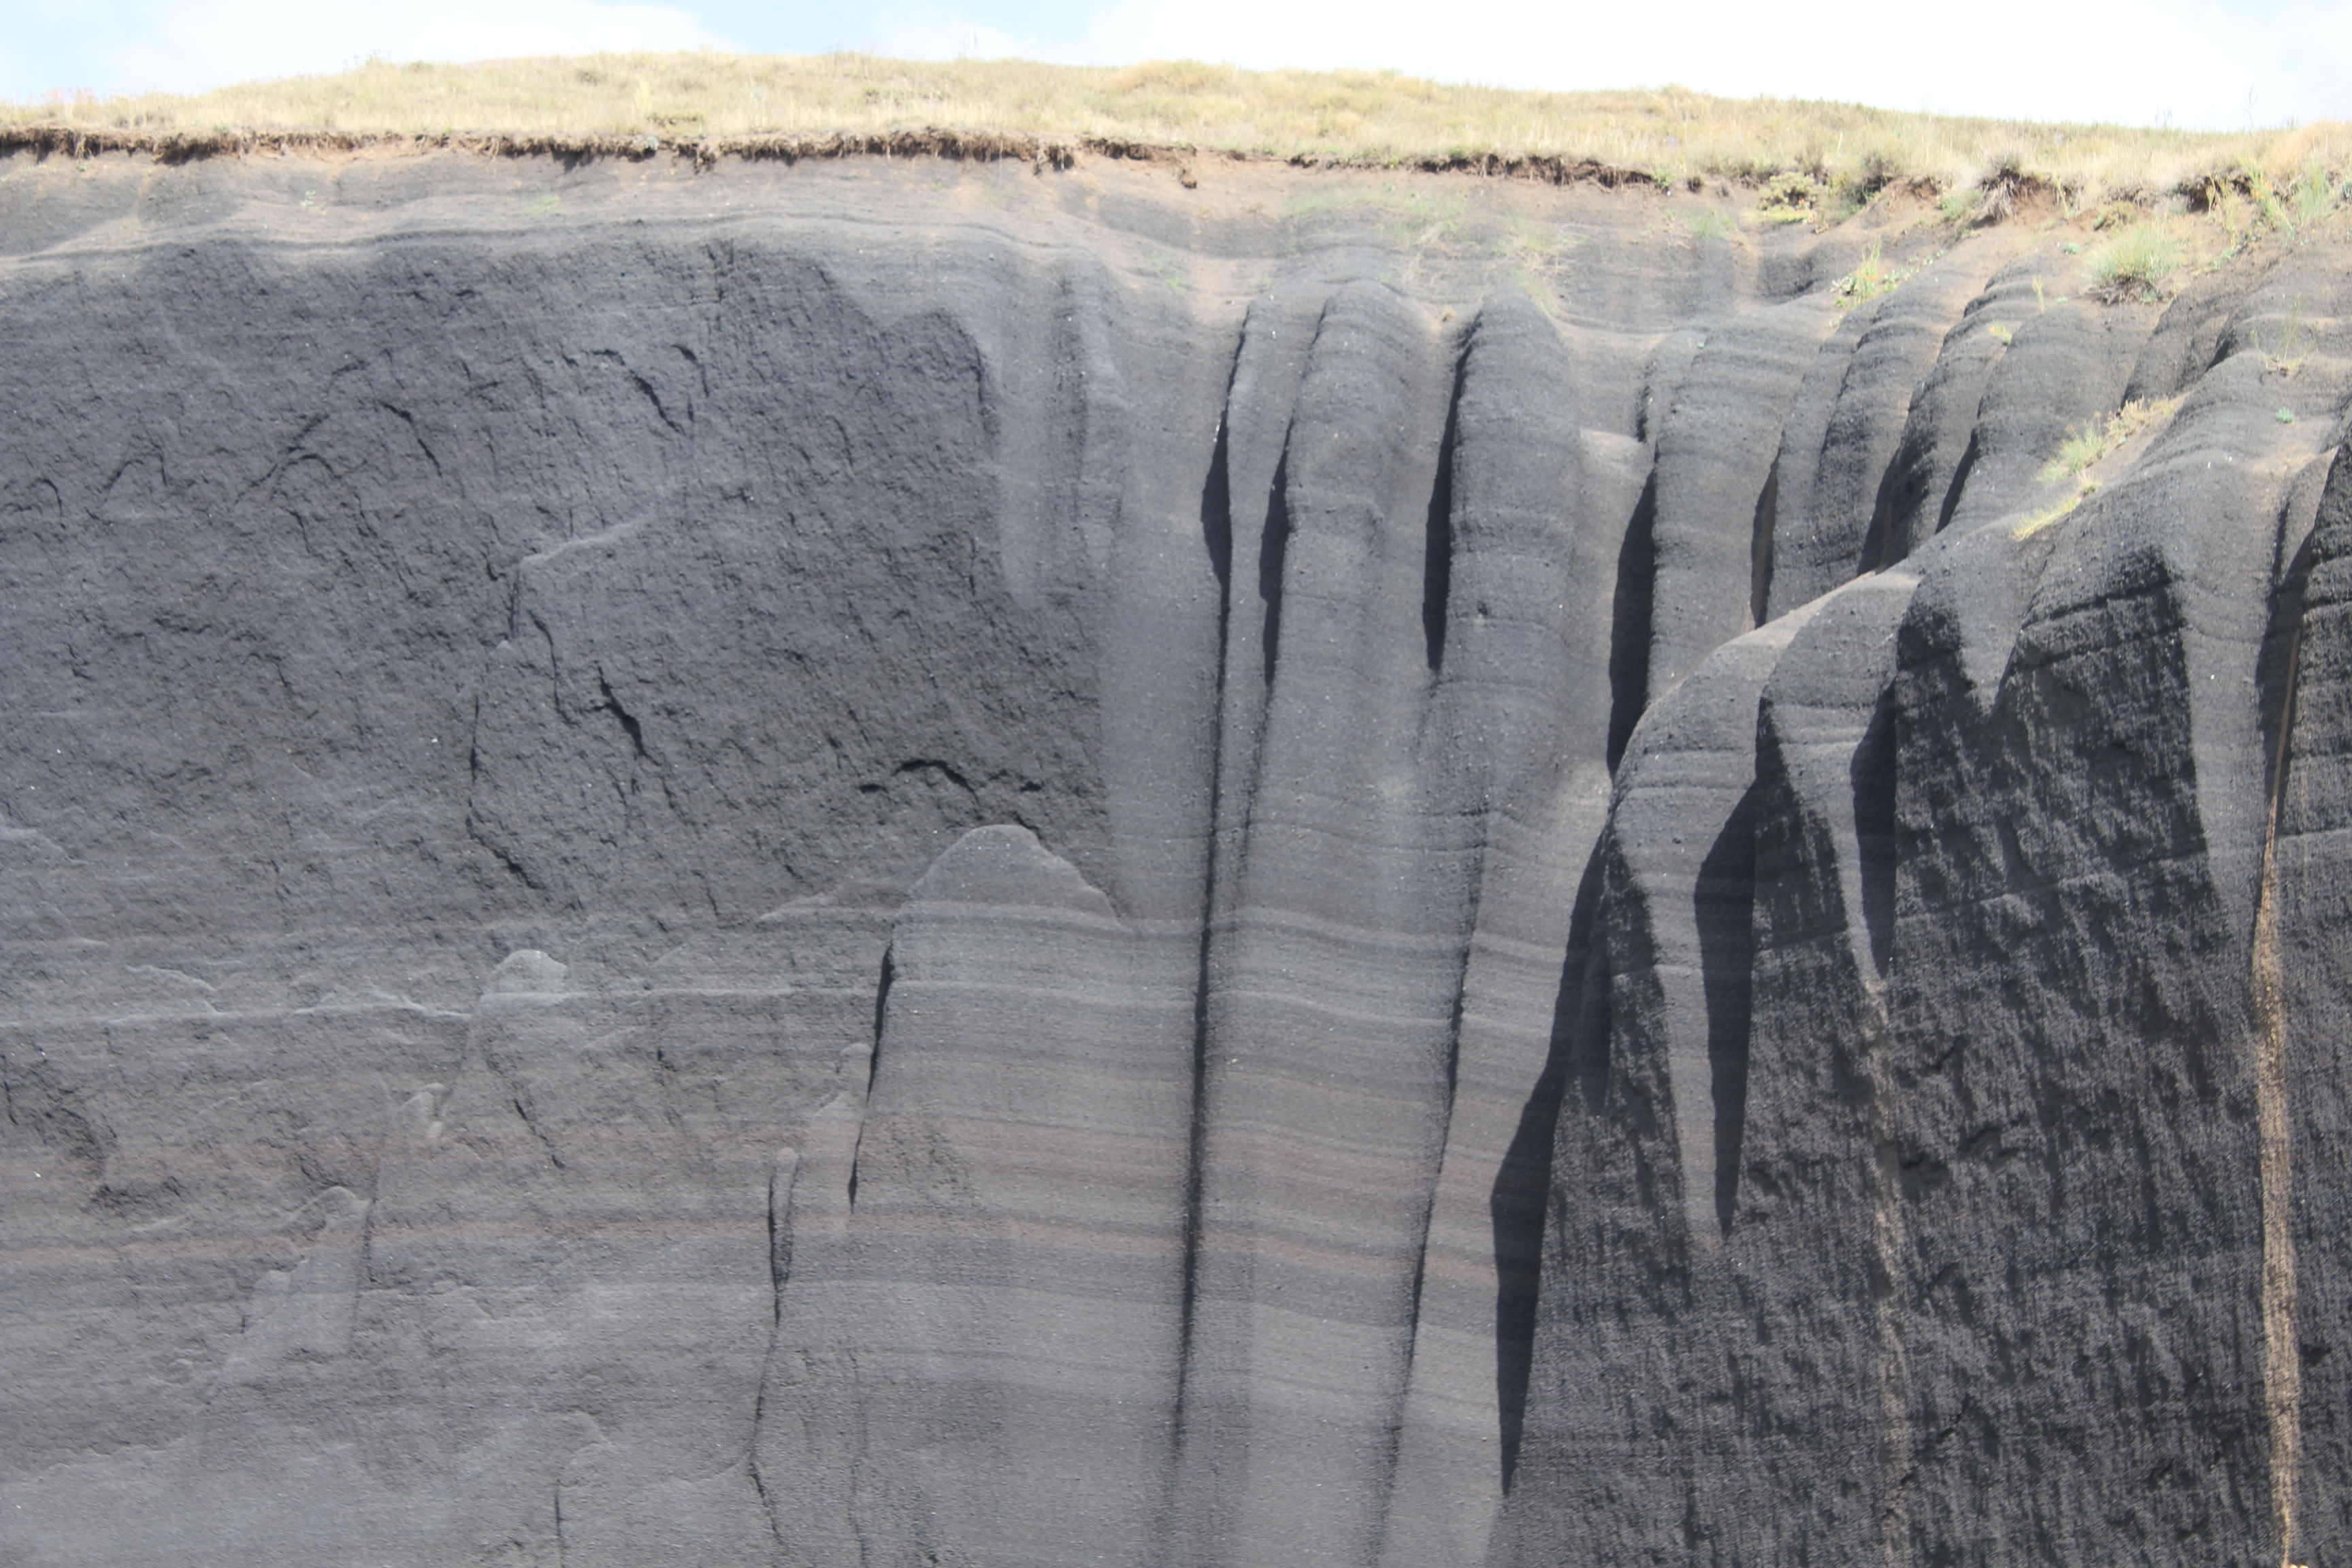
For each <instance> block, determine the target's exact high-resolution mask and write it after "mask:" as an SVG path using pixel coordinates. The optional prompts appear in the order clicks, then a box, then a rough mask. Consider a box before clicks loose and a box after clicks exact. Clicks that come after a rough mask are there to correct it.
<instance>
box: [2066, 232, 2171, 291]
mask: <svg viewBox="0 0 2352 1568" xmlns="http://www.w3.org/2000/svg"><path fill="white" fill-rule="evenodd" d="M2179 266H2180V250H2179V247H2178V246H2176V245H2174V244H2173V243H2172V240H2171V238H2170V237H2168V236H2167V235H2166V234H2165V232H2164V231H2163V230H2162V229H2160V228H2158V227H2157V226H2155V225H2153V224H2140V225H2137V226H2134V227H2131V228H2127V229H2125V230H2124V231H2123V232H2122V233H2120V234H2118V235H2116V237H2115V238H2113V239H2111V240H2109V241H2107V242H2106V243H2105V245H2102V246H2101V247H2099V248H2098V249H2096V250H2095V251H2093V252H2091V258H2090V260H2089V262H2088V263H2087V264H2086V266H2085V267H2084V272H2085V275H2086V276H2087V277H2088V278H2089V279H2090V285H2091V293H2092V295H2093V296H2094V297H2095V298H2097V299H2100V300H2105V301H2106V302H2107V303H2108V304H2111V305H2113V304H2120V303H2122V302H2123V301H2125V300H2154V299H2157V298H2158V296H2159V295H2160V294H2161V293H2162V291H2163V289H2164V285H2165V283H2166V281H2167V280H2168V279H2170V278H2171V276H2172V274H2173V273H2174V272H2175V271H2176V270H2177V269H2178V268H2179Z"/></svg>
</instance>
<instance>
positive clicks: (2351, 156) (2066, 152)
mask: <svg viewBox="0 0 2352 1568" xmlns="http://www.w3.org/2000/svg"><path fill="white" fill-rule="evenodd" d="M35 127H47V128H54V129H57V130H62V131H66V132H73V133H78V134H79V135H80V136H83V137H87V138H88V139H89V142H92V143H94V144H97V145H101V146H102V145H108V144H118V145H119V144H132V145H137V144H142V143H146V144H159V143H163V142H171V141H178V142H183V143H185V142H190V141H194V142H205V141H225V142H235V141H236V140H239V139H242V138H246V137H258V138H261V139H268V140H278V139H290V140H297V141H299V140H303V139H306V138H310V137H318V138H321V139H328V140H331V141H334V142H349V141H350V140H352V139H367V138H371V137H374V136H379V135H381V136H391V137H401V138H409V137H419V136H422V137H431V138H450V139H456V140H465V141H471V140H476V139H483V138H523V139H527V140H530V141H535V142H549V143H556V144H561V143H563V142H581V143H588V144H594V143H598V142H607V141H610V140H612V139H614V138H633V139H639V140H642V139H644V138H647V137H651V138H655V139H656V141H657V142H659V143H665V144H672V145H675V144H678V143H686V142H697V143H698V142H716V143H719V145H720V146H721V147H722V148H723V146H724V144H725V143H727V142H730V141H738V140H745V139H753V138H784V139H791V140H806V139H811V138H819V137H824V136H827V135H831V134H835V133H845V134H847V135H850V136H853V137H871V136H875V135H877V134H903V133H906V132H921V131H928V130H952V131H956V132H964V133H966V134H971V133H975V132H976V133H980V134H982V135H983V136H988V135H993V136H1003V137H1010V138H1024V139H1034V140H1036V141H1040V142H1046V143H1049V144H1050V143H1060V144H1084V143H1087V142H1093V143H1096V144H1097V145H1098V144H1100V143H1104V142H1112V143H1129V144H1136V143H1139V144H1144V145H1150V146H1155V147H1173V148H1185V149H1200V150H1202V151H1209V152H1226V153H1239V154H1243V155H1248V156H1258V157H1268V158H1276V159H1287V160H1296V161H1300V162H1311V163H1353V164H1369V165H1401V164H1419V165H1423V166H1444V165H1463V164H1473V165H1475V164H1483V163H1487V162H1488V161H1490V160H1500V161H1503V162H1506V163H1507V162H1510V161H1513V160H1554V161H1558V162H1559V163H1586V162H1590V163H1597V164H1601V165H1604V166H1606V167H1608V168H1611V169H1615V170H1624V171H1636V172H1638V173H1640V174H1643V175H1647V176H1649V177H1651V178H1654V179H1655V180H1656V181H1657V182H1658V183H1659V184H1662V185H1678V184H1687V183H1689V182H1690V181H1691V180H1693V179H1694V178H1700V177H1704V178H1712V179H1716V180H1725V181H1739V182H1745V183H1756V184H1761V183H1764V182H1767V181H1769V180H1770V179H1771V177H1772V176H1774V175H1776V174H1790V173H1791V172H1801V173H1802V174H1806V175H1807V176H1809V177H1810V178H1811V180H1813V181H1814V182H1817V183H1818V184H1819V185H1820V186H1821V187H1822V188H1823V189H1824V190H1825V191H1826V190H1851V189H1857V188H1859V189H1864V190H1866V189H1871V188H1875V186H1876V185H1878V184H1884V183H1885V182H1886V181H1887V180H1888V179H1890V178H1906V177H1907V178H1916V179H1925V180H1928V181H1932V182H1934V183H1935V184H1937V185H1938V186H1940V187H1942V188H1945V189H1948V190H1965V189H1969V188H1973V187H1977V186H1979V185H1983V184H1986V183H1987V182H1988V181H1989V180H1993V179H1996V178H1997V177H1998V176H1999V174H2000V172H2001V171H2002V170H2003V169H2008V170H2011V171H2019V170H2021V171H2023V172H2025V173H2026V174H2030V175H2032V176H2035V177H2037V178H2039V179H2041V180H2045V181H2047V182H2049V183H2050V184H2053V185H2054V186H2057V187H2059V188H2061V189H2063V190H2064V191H2067V192H2070V193H2074V194H2077V195H2080V196H2084V197H2099V196H2108V195H2138V196H2141V197H2143V198H2146V197H2147V196H2152V195H2162V194H2166V193H2170V192H2174V191H2181V190H2188V189H2192V188H2194V187H2195V185H2196V184H2198V182H2200V181H2202V180H2207V179H2210V178H2212V177H2215V176H2230V175H2234V176H2235V177H2237V178H2238V180H2239V181H2240V183H2241V184H2242V183H2243V180H2244V179H2245V177H2246V176H2248V175H2251V174H2257V173H2259V174H2263V175H2265V176H2266V177H2267V178H2268V179H2269V180H2270V181H2271V182H2272V184H2273V185H2276V186H2279V187H2285V186H2287V185H2289V184H2292V183H2294V181H2296V180H2298V179H2306V180H2307V179H2311V178H2324V179H2325V180H2326V182H2327V183H2328V184H2329V187H2330V189H2331V191H2332V190H2333V188H2334V186H2335V185H2336V183H2338V182H2340V181H2341V180H2343V179H2344V177H2345V176H2346V174H2347V173H2352V125H2348V124H2346V123H2343V122H2339V121H2322V122H2318V123H2315V124H2313V125H2309V126H2305V127H2302V128H2300V129H2295V130H2287V131H2276V130H2273V131H2254V132H2242V133H2229V134H2218V133H2210V132H2181V131H2160V130H2144V129H2130V128H2125V127H2118V126H2111V125H2082V124H2063V123H2048V124H2042V123H2035V122H2031V121H2011V120H1983V119H1963V118H1956V117H1949V116H1939V115H1926V114H1902V113H1895V112H1894V111H1891V110H1876V109H1866V108H1863V107H1860V106H1858V105H1853V104H1838V103H1821V102H1802V101H1797V100H1781V99H1756V100H1732V99H1720V98H1710V97H1707V96H1706V95H1704V94H1701V93H1696V92H1692V91H1688V90H1686V89H1680V88H1671V87H1670V88H1664V89H1656V90H1638V91H1623V92H1575V93H1556V92H1521V91H1506V90H1502V89H1493V88H1479V87H1452V86H1442V85H1439V84H1437V83H1434V82H1429V81H1424V80H1422V79H1418V78H1414V77H1408V76H1402V75H1399V74H1397V73H1394V72H1387V71H1382V72H1367V71H1334V72H1312V71H1245V70H1242V69H1239V68H1234V67H1230V66H1212V65H1203V64H1201V63H1199V62H1197V61H1190V60H1178V61H1154V62H1150V63H1148V64H1144V65H1139V66H1130V67H1126V68H1090V67H1073V66H1047V65H1037V64H1033V63H1029V62H1025V61H1018V60H953V61H908V60H888V59H880V58H875V57H873V56H869V55H859V54H833V55H820V56H735V55H725V54H715V53H698V54H675V55H650V54H639V55H593V56H575V57H566V58H537V59H516V60H498V61H491V62H488V63H485V64H480V65H468V66H448V65H435V64H429V63H425V62H422V61H419V62H415V63H412V64H405V65H403V64H399V63H395V62H392V61H386V60H373V61H370V62H369V63H367V64H364V65H362V66H360V67H359V68H355V69H352V70H349V71H345V72H343V73H341V74H340V75H336V76H326V77H300V78H293V79H286V80H281V81H268V82H257V83H250V84H247V85H243V86H238V87H232V88H225V89H221V90H219V91H216V92H211V93H205V94H202V95H199V96H195V97H173V96H168V95H163V94H146V95H137V96H131V97H123V98H113V99H96V98H92V97H90V96H89V95H88V94H77V93H72V92H65V91H61V92H55V93H51V94H50V95H48V97H47V99H46V100H42V101H38V102H32V103H6V102H0V141H7V140H16V141H18V142H19V143H20V144H21V142H22V140H23V132H26V131H28V130H30V129H32V128H35ZM11 129H13V130H15V131H16V132H18V135H17V136H16V137H15V138H10V137H8V136H7V135H6V134H5V132H7V131H8V130H11Z"/></svg>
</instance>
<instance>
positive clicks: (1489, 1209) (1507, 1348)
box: [1486, 845, 1609, 1493]
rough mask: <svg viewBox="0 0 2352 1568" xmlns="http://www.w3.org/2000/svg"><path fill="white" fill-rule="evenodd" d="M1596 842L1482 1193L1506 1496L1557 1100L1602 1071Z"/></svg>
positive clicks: (1604, 1019)
mask: <svg viewBox="0 0 2352 1568" xmlns="http://www.w3.org/2000/svg"><path fill="white" fill-rule="evenodd" d="M1600 912H1601V847H1600V846H1599V845H1595V846H1594V847H1593V850H1592V855H1591V858H1590V859H1588V860H1587V861H1586V862H1585V867H1584V879H1583V881H1582V882H1581V883H1580V885H1579V887H1578V889H1577V892H1576V910H1575V913H1574V915H1573V917H1572V918H1571V919H1570V922H1569V932H1568V952H1567V953H1566V955H1565V956H1564V957H1563V958H1562V960H1561V962H1560V971H1559V993H1558V994H1557V995H1556V996H1555V997H1554V999H1553V1002H1552V1010H1551V1047H1550V1049H1549V1051H1548V1052H1547V1053H1546V1055H1545V1058H1544V1066H1543V1071H1542V1072H1541V1073H1540V1074H1539V1075H1538V1077H1537V1079H1536V1082H1535V1088H1534V1089H1532V1090H1530V1091H1529V1093H1528V1101H1527V1104H1526V1105H1524V1106H1522V1107H1521V1108H1520V1110H1519V1125H1518V1130H1517V1131H1516V1132H1515V1133H1514V1134H1513V1135H1512V1138H1511V1146H1510V1148H1509V1149H1508V1150H1507V1152H1505V1153H1504V1155H1503V1163H1502V1167H1501V1169H1499V1170H1497V1171H1496V1173H1495V1184H1494V1186H1493V1188H1492V1189H1491V1190H1490V1191H1489V1192H1488V1194H1487V1197H1486V1215H1487V1220H1488V1223H1489V1224H1490V1225H1491V1226H1492V1227H1493V1235H1494V1243H1495V1407H1496V1413H1497V1415H1498V1418H1499V1421H1500V1424H1501V1434H1500V1435H1501V1458H1502V1470H1503V1490H1504V1491H1505V1492H1506V1493H1508V1492H1509V1491H1510V1489H1511V1483H1512V1480H1513V1479H1514V1478H1515V1477H1516V1476H1517V1471H1518V1464H1519V1444H1520V1438H1521V1435H1522V1433H1523V1432H1524V1430H1525V1428H1526V1424H1527V1409H1528V1382H1529V1380H1530V1378H1531V1377H1532V1376H1533V1374H1534V1370H1535V1338H1536V1302H1537V1289H1538V1283H1539V1277H1540V1274H1541V1271H1542V1266H1543V1240H1544V1215H1545V1213H1546V1211H1547V1210H1548V1209H1549V1205H1550V1201H1551V1171H1552V1140H1553V1136H1554V1133H1555V1131H1557V1129H1558V1126H1559V1111H1560V1101H1561V1100H1562V1098H1563V1097H1564V1095H1565V1093H1566V1091H1567V1087H1568V1083H1569V1080H1570V1078H1571V1077H1575V1078H1578V1079H1580V1080H1581V1081H1582V1086H1583V1090H1584V1095H1583V1098H1584V1100H1585V1105H1586V1109H1587V1110H1591V1109H1593V1108H1595V1106H1597V1104H1598V1102H1599V1098H1600V1095H1601V1093H1602V1092H1604V1091H1605V1090H1604V1089H1603V1087H1602V1084H1603V1081H1605V1079H1607V1076H1608V1061H1609V1012H1608V1008H1609V980H1608V975H1607V973H1606V972H1605V967H1604V965H1603V964H1602V963H1601V943H1600V931H1599V926H1600ZM1596 1031H1597V1035H1596ZM1592 1058H1597V1059H1598V1062H1599V1067H1598V1070H1597V1075H1596V1073H1595V1068H1594V1067H1593V1063H1592Z"/></svg>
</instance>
